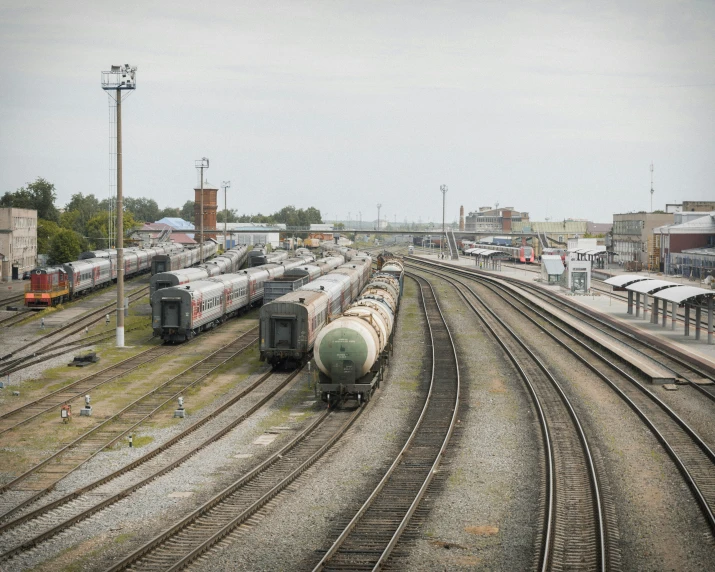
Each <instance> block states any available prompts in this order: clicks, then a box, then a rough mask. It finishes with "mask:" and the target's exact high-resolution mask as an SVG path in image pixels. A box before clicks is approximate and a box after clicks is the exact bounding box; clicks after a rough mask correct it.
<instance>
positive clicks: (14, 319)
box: [0, 310, 34, 328]
mask: <svg viewBox="0 0 715 572" xmlns="http://www.w3.org/2000/svg"><path fill="white" fill-rule="evenodd" d="M33 313H34V312H33V311H32V310H18V311H17V313H15V314H13V315H12V316H6V317H4V318H3V319H2V320H0V325H2V327H3V328H10V327H12V326H14V325H15V324H19V323H20V322H22V321H23V320H24V319H25V318H27V317H28V316H29V315H31V314H33Z"/></svg>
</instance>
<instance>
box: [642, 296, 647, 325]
mask: <svg viewBox="0 0 715 572" xmlns="http://www.w3.org/2000/svg"><path fill="white" fill-rule="evenodd" d="M643 319H644V320H647V319H648V294H646V293H645V292H644V293H643Z"/></svg>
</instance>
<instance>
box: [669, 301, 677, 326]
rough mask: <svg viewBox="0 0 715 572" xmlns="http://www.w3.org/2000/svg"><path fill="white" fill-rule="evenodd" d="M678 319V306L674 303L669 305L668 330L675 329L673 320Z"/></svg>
mask: <svg viewBox="0 0 715 572" xmlns="http://www.w3.org/2000/svg"><path fill="white" fill-rule="evenodd" d="M677 317H678V306H677V305H676V304H675V302H671V303H670V329H671V330H674V329H675V320H676V318H677Z"/></svg>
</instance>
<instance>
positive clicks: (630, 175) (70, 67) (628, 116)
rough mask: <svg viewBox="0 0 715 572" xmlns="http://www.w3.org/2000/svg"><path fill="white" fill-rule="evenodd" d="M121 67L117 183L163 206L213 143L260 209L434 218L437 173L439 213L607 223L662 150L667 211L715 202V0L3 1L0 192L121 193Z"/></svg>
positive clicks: (658, 171) (642, 190)
mask: <svg viewBox="0 0 715 572" xmlns="http://www.w3.org/2000/svg"><path fill="white" fill-rule="evenodd" d="M118 7H119V9H118ZM123 63H129V64H131V65H133V66H134V65H135V66H137V68H138V71H137V89H136V90H135V91H134V92H133V93H131V95H130V96H128V97H127V98H126V99H125V100H124V101H123V105H122V110H123V140H124V149H123V163H124V171H123V172H124V194H125V195H127V196H132V197H149V198H153V199H155V200H156V201H157V203H158V204H159V206H160V207H162V208H164V207H167V206H178V207H180V206H181V205H183V203H184V202H185V201H187V200H193V197H194V193H193V190H192V189H193V188H194V187H195V186H196V185H197V183H198V176H197V172H196V169H195V167H194V163H195V160H197V159H201V158H202V157H208V158H209V160H210V167H209V170H208V171H207V172H206V178H207V179H208V181H209V182H211V183H213V184H215V185H219V184H220V183H221V182H222V181H230V182H231V187H230V189H229V191H228V208H234V209H236V210H237V211H238V212H239V213H246V214H256V213H259V212H260V213H262V214H269V213H272V212H275V211H277V210H279V209H281V208H282V207H284V206H286V205H294V206H296V207H298V208H307V207H310V206H314V207H316V208H319V209H320V210H321V212H322V213H323V218H324V219H327V220H334V219H339V220H346V219H348V218H351V219H353V220H355V219H357V218H358V217H361V218H362V220H363V221H367V220H375V219H376V218H377V206H376V205H377V204H378V203H380V204H382V208H381V218H383V219H384V218H388V219H389V220H391V221H392V220H397V221H403V220H409V221H422V222H429V221H434V222H438V221H441V219H442V194H441V192H440V185H443V184H444V185H447V187H448V189H449V190H448V192H447V195H446V197H445V203H446V206H445V209H446V213H445V218H446V219H447V221H453V220H456V219H457V217H458V214H459V207H460V205H463V206H464V209H465V211H466V212H467V213H469V212H470V211H473V210H478V208H479V207H482V206H494V205H495V204H496V203H497V202H498V203H499V205H500V206H502V207H504V206H512V207H514V208H515V209H516V210H519V211H526V212H529V214H530V217H531V219H532V220H547V219H549V220H562V219H565V218H576V219H588V220H592V221H595V222H608V221H611V220H612V213H623V212H630V211H641V210H650V201H651V194H650V189H651V182H650V177H651V172H650V165H651V163H653V165H654V172H653V179H654V182H653V188H654V189H655V194H654V195H653V208H654V209H659V208H660V209H662V208H664V206H665V204H666V203H673V202H681V201H683V200H715V186H714V184H715V183H714V181H715V2H712V0H703V1H694V0H661V1H658V2H649V1H642V0H632V1H628V2H623V1H610V0H605V1H603V2H592V1H583V2H581V1H577V0H572V1H564V2H559V1H555V0H553V1H538V0H534V1H528V0H521V1H512V0H500V1H495V2H490V1H481V0H480V1H479V2H475V1H473V0H468V1H450V0H442V1H440V2H426V1H424V0H422V1H411V2H407V1H398V0H396V1H387V0H382V1H371V0H363V1H352V2H348V1H340V0H335V1H328V0H321V1H319V0H303V1H301V0H292V1H271V0H262V1H260V2H243V1H241V0H231V1H216V2H210V3H200V2H186V1H184V0H175V1H172V2H168V1H155V2H134V1H131V0H127V1H125V2H122V3H116V2H108V1H105V0H94V1H93V2H91V3H90V2H77V1H67V0H53V1H44V0H30V1H28V2H10V0H0V73H1V74H2V75H1V77H2V89H0V194H2V193H4V192H6V191H15V190H16V189H18V188H20V187H21V186H23V185H25V184H26V183H27V182H29V181H33V180H35V179H36V178H37V177H43V178H45V179H47V180H49V181H50V182H52V183H54V184H55V186H56V189H57V194H58V201H57V202H58V204H59V205H60V206H62V205H64V204H66V203H67V202H68V201H69V199H70V197H71V195H72V194H73V193H78V192H81V193H83V194H85V195H86V194H89V193H94V194H95V195H96V196H97V197H99V198H104V197H106V196H107V194H108V192H109V134H110V126H109V105H108V96H107V95H106V94H105V93H104V92H103V91H102V89H101V85H100V78H101V75H100V72H101V71H103V70H108V69H109V68H110V66H111V65H112V64H123ZM222 194H223V193H221V195H222ZM220 205H221V206H222V205H223V199H222V198H221V200H220ZM359 213H361V214H359Z"/></svg>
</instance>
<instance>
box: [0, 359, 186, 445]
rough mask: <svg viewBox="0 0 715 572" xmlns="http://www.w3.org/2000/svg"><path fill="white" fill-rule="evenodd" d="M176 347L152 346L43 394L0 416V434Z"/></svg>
mask: <svg viewBox="0 0 715 572" xmlns="http://www.w3.org/2000/svg"><path fill="white" fill-rule="evenodd" d="M175 349H176V346H156V347H153V348H149V349H148V350H145V351H143V352H140V353H139V354H136V355H134V356H132V357H130V358H127V359H125V360H122V361H120V362H119V363H116V364H114V365H111V366H109V367H106V368H104V369H103V370H100V371H97V372H93V373H91V374H89V375H87V376H85V377H83V378H81V379H78V380H77V381H74V382H72V383H70V384H68V385H66V386H65V387H63V388H61V389H58V390H57V391H53V392H52V393H48V394H47V395H43V396H42V397H40V398H39V399H36V400H34V401H31V402H28V403H25V404H23V405H21V406H20V407H17V408H16V409H13V410H12V411H9V412H7V413H5V414H3V415H0V435H2V434H3V433H5V432H6V431H10V430H12V429H15V428H17V427H19V426H20V425H23V424H25V423H28V422H29V421H32V420H33V419H35V418H37V417H39V416H40V415H42V414H43V413H47V412H48V411H51V410H53V409H56V408H57V407H58V406H60V405H62V404H63V403H68V402H69V401H72V400H73V399H76V398H78V397H81V396H83V395H86V394H87V393H88V392H90V391H92V390H94V389H96V388H97V387H99V386H101V385H104V384H105V383H108V382H109V381H113V380H115V379H117V378H119V377H122V376H123V375H126V374H127V373H129V372H131V371H134V370H135V369H137V368H138V367H140V366H141V365H143V364H145V363H150V362H152V361H154V360H156V359H158V358H160V357H162V356H164V355H166V354H169V353H172V352H173V351H175Z"/></svg>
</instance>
